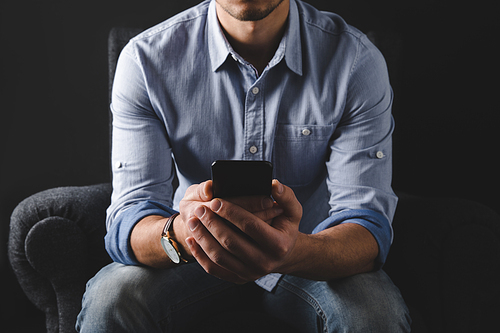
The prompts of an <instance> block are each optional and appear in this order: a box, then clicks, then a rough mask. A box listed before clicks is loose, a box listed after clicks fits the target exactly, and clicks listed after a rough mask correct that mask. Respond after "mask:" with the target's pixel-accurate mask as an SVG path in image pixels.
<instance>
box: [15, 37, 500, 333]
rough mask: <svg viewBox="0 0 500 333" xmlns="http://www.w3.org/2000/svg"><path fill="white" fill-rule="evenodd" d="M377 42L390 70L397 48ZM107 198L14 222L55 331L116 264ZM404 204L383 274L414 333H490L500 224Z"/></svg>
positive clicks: (497, 306)
mask: <svg viewBox="0 0 500 333" xmlns="http://www.w3.org/2000/svg"><path fill="white" fill-rule="evenodd" d="M139 31H140V30H137V29H114V30H113V31H112V32H111V33H110V43H109V63H110V80H112V78H113V73H114V68H115V67H114V66H115V64H116V59H117V56H118V54H119V51H120V50H121V48H122V47H123V46H124V44H125V43H126V42H127V41H128V39H129V38H130V37H132V36H133V35H135V34H136V33H138V32H139ZM372 37H375V39H376V42H377V44H378V45H379V47H380V48H381V50H382V52H383V53H385V54H386V58H387V60H388V62H389V67H391V56H390V54H391V52H392V47H393V46H394V43H393V41H391V39H390V38H389V39H385V37H384V36H383V35H379V36H377V35H372ZM395 154H397V152H395ZM110 193H111V186H110V184H99V185H93V186H86V187H64V188H55V189H50V190H47V191H44V192H40V193H37V194H35V195H33V196H31V197H29V198H27V199H26V200H24V201H23V202H21V203H20V204H19V205H18V207H17V208H16V209H15V211H14V212H13V214H12V219H11V230H10V237H9V258H10V262H11V264H12V267H13V269H14V271H15V273H16V275H17V278H18V280H19V283H20V284H21V286H22V288H23V290H24V292H25V293H26V295H27V296H28V298H29V299H30V300H31V301H32V302H33V303H34V304H35V305H36V306H37V307H38V308H39V309H41V310H42V311H43V312H44V313H45V315H46V326H47V331H48V332H74V324H75V319H76V316H77V314H78V312H79V310H80V302H81V297H82V295H83V292H84V289H85V284H86V281H87V280H88V279H89V278H91V277H92V276H93V275H94V274H95V273H96V272H97V271H98V270H99V269H100V268H101V267H103V266H104V265H106V264H107V263H109V262H111V259H110V258H109V257H108V255H107V253H106V251H105V249H104V240H103V238H104V235H105V232H106V231H105V223H104V220H105V210H106V208H107V206H108V205H109V202H110ZM398 195H399V197H400V202H399V206H398V209H397V212H396V216H395V219H394V224H393V226H394V231H395V235H396V236H395V241H394V244H393V247H392V250H391V253H390V254H389V258H388V260H387V263H386V265H385V267H384V269H385V270H386V272H387V273H388V274H389V275H390V276H391V278H392V279H393V281H394V282H395V284H396V285H397V286H398V287H399V288H400V289H401V291H402V294H403V297H404V298H405V300H406V302H407V303H408V305H409V307H410V310H411V315H412V318H413V320H414V322H413V330H414V332H454V333H456V332H486V331H488V327H490V325H491V324H492V323H493V322H494V321H495V320H496V317H495V315H498V313H499V311H500V301H499V300H500V284H499V283H498V281H500V218H499V216H498V215H496V214H495V213H494V212H493V211H491V210H490V209H488V208H486V207H484V206H482V205H480V204H478V203H475V202H471V201H466V200H459V199H436V198H427V197H418V196H412V195H408V194H405V193H398ZM204 331H213V332H281V331H282V332H291V330H290V328H286V327H284V326H283V324H282V323H278V322H275V321H274V320H273V319H272V318H267V317H263V316H262V315H261V314H258V313H227V314H224V316H221V318H213V319H212V320H211V322H210V323H207V322H205V323H204V325H203V326H200V330H199V332H204Z"/></svg>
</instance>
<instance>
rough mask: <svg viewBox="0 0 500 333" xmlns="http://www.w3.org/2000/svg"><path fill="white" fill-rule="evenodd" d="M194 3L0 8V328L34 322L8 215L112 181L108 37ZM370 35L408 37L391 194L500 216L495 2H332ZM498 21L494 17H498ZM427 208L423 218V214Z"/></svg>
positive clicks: (103, 0) (57, 1) (6, 2)
mask: <svg viewBox="0 0 500 333" xmlns="http://www.w3.org/2000/svg"><path fill="white" fill-rule="evenodd" d="M193 2H196V1H168V0H162V1H159V0H156V1H154V0H141V1H131V0H120V1H118V0H99V1H97V0H87V1H68V0H66V1H63V0H53V1H35V0H27V1H14V0H3V1H2V2H1V3H0V20H1V21H0V25H1V26H0V34H1V40H0V66H1V69H0V79H1V80H0V82H1V86H0V112H1V117H0V149H1V154H0V158H1V160H0V242H1V247H0V269H1V271H0V272H1V273H0V274H1V277H2V281H1V285H0V288H1V289H0V290H1V296H0V300H1V301H0V304H1V308H0V313H1V319H0V323H2V324H0V325H2V326H3V327H5V326H4V325H5V323H6V322H8V321H10V322H16V324H15V326H13V328H10V329H9V330H8V331H9V332H22V331H24V330H25V329H27V327H28V326H27V325H28V324H29V322H30V320H26V317H27V315H29V318H35V319H34V322H35V323H41V321H43V318H42V317H41V316H40V315H39V313H38V312H37V311H33V308H32V307H31V306H30V303H29V302H28V301H27V299H26V298H25V297H24V295H23V293H22V291H21V289H20V287H19V286H18V285H17V282H16V280H15V278H14V276H13V273H12V272H11V269H10V266H9V264H8V260H7V255H6V243H7V238H8V224H9V216H10V214H11V212H12V210H13V209H14V207H15V206H16V204H17V203H18V202H20V201H21V200H23V199H24V198H26V197H27V196H29V195H31V194H34V193H36V192H38V191H41V190H44V189H48V188H52V187H57V186H68V185H90V184H96V183H101V182H108V181H109V180H110V179H109V167H108V154H109V147H108V81H107V73H108V70H107V35H108V32H109V30H110V29H111V27H113V26H131V27H144V28H145V27H149V26H152V25H154V24H156V23H159V22H161V21H163V20H164V19H165V18H166V16H167V14H166V13H168V12H169V10H168V9H167V8H169V7H175V8H179V9H181V8H185V7H188V6H189V5H190V4H192V3H193ZM318 7H319V8H322V9H330V10H333V11H335V12H337V13H339V14H341V15H342V16H343V17H344V18H345V19H346V20H347V21H348V22H349V23H350V24H352V25H354V26H356V27H358V28H360V29H361V30H362V31H364V32H367V31H370V30H377V31H392V32H396V33H397V34H398V35H399V36H400V37H401V49H400V53H399V61H398V62H397V63H396V65H397V66H394V68H392V69H391V74H392V78H391V80H392V83H393V86H394V90H395V94H396V95H395V96H396V97H395V98H396V99H395V104H394V116H395V119H396V125H397V127H396V132H395V134H394V148H395V153H396V154H395V157H394V187H395V188H396V189H398V190H403V191H406V192H410V193H414V194H419V195H425V196H437V197H442V196H452V197H460V198H466V199H471V200H475V201H479V202H481V203H483V204H485V205H486V206H489V207H491V208H492V209H494V210H496V211H497V212H500V204H499V201H500V200H499V199H500V194H499V186H500V177H499V173H498V164H499V163H498V158H499V157H498V156H496V155H498V153H499V151H498V148H497V145H498V144H499V143H500V131H499V130H498V126H499V125H500V123H499V111H500V110H499V106H498V103H497V100H498V96H499V84H498V74H499V72H498V59H499V54H498V53H499V52H498V50H499V45H498V32H499V24H498V21H499V20H498V18H497V15H496V13H497V10H494V7H493V1H484V0H479V1H474V2H471V1H461V2H460V3H457V2H452V1H442V0H441V1H439V0H435V1H434V0H420V1H400V0H399V1H396V0H386V1H384V0H381V1H374V0H344V1H334V0H328V1H327V0H325V1H324V4H323V5H321V6H318ZM494 13H495V14H494ZM422 209H425V207H422Z"/></svg>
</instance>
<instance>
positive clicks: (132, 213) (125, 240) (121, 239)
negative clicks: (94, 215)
mask: <svg viewBox="0 0 500 333" xmlns="http://www.w3.org/2000/svg"><path fill="white" fill-rule="evenodd" d="M175 213H176V211H175V210H173V209H172V208H170V207H167V206H165V205H163V204H161V203H158V202H154V201H143V202H140V203H138V204H135V205H133V206H131V207H129V208H127V209H126V210H124V211H122V212H121V213H120V214H118V215H117V216H116V218H115V220H114V221H113V223H112V224H111V226H110V228H109V229H108V232H107V234H106V236H105V237H104V243H105V246H106V251H108V254H109V256H110V257H111V259H113V261H115V262H118V263H121V264H125V265H140V263H139V262H138V261H137V259H136V258H135V255H134V253H133V251H132V247H131V246H130V235H131V233H132V229H133V228H134V226H135V225H136V224H137V223H138V222H139V221H140V220H142V219H143V218H145V217H147V216H151V215H160V216H163V217H169V216H171V215H173V214H175ZM159 236H160V235H158V239H159Z"/></svg>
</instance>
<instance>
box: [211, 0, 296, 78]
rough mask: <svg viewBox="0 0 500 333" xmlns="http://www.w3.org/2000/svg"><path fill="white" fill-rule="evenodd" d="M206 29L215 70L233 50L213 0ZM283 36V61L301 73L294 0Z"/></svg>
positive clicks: (291, 3) (294, 70)
mask: <svg viewBox="0 0 500 333" xmlns="http://www.w3.org/2000/svg"><path fill="white" fill-rule="evenodd" d="M207 29H208V52H209V54H210V61H211V65H212V70H213V71H214V72H215V71H217V69H219V67H220V66H222V64H223V63H224V62H225V61H226V59H227V57H228V56H229V55H230V54H232V52H234V51H232V48H231V45H229V43H228V42H227V39H226V37H225V36H224V33H223V32H222V28H221V27H220V24H219V20H218V19H217V13H216V9H215V1H212V2H211V3H210V5H209V8H208V17H207ZM283 38H286V43H284V40H282V42H281V44H280V47H282V45H285V61H286V64H287V66H288V68H290V70H292V71H293V72H295V73H297V74H298V75H302V48H301V45H302V44H301V41H300V23H299V13H298V8H297V4H296V3H295V0H290V13H289V15H288V27H287V30H286V31H285V34H284V37H283Z"/></svg>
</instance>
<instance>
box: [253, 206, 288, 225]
mask: <svg viewBox="0 0 500 333" xmlns="http://www.w3.org/2000/svg"><path fill="white" fill-rule="evenodd" d="M283 212H284V211H283V208H281V207H280V206H278V205H277V204H273V207H271V208H269V209H266V210H263V211H260V212H255V213H253V214H254V215H255V216H256V217H257V218H259V219H261V220H262V221H264V222H266V223H267V224H271V223H272V222H273V219H274V218H275V217H277V216H280V215H281V214H283Z"/></svg>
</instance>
